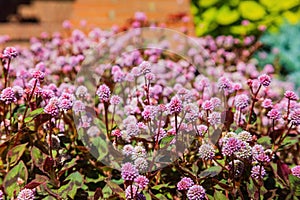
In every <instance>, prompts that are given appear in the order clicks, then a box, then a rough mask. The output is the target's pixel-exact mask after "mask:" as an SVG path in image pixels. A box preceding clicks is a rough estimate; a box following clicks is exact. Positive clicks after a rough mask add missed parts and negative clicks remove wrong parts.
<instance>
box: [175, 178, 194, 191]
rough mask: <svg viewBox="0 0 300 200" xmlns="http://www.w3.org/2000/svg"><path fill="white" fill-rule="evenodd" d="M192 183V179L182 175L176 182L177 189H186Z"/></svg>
mask: <svg viewBox="0 0 300 200" xmlns="http://www.w3.org/2000/svg"><path fill="white" fill-rule="evenodd" d="M193 185H194V181H193V180H192V179H191V178H189V177H183V178H182V179H181V180H180V181H179V182H178V183H177V188H178V190H188V189H189V188H190V187H192V186H193Z"/></svg>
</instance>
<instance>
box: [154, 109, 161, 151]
mask: <svg viewBox="0 0 300 200" xmlns="http://www.w3.org/2000/svg"><path fill="white" fill-rule="evenodd" d="M161 118H162V112H160V116H159V123H158V130H157V134H156V141H155V147H154V148H155V149H156V150H158V148H159V145H158V142H159V141H158V140H159V134H160V128H161V121H162V120H161Z"/></svg>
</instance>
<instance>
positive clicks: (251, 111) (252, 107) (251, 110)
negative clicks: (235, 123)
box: [247, 84, 261, 129]
mask: <svg viewBox="0 0 300 200" xmlns="http://www.w3.org/2000/svg"><path fill="white" fill-rule="evenodd" d="M260 88H261V84H260V85H259V87H258V89H257V91H256V92H255V94H254V95H253V97H252V104H251V107H250V114H249V119H248V123H247V129H248V128H249V126H248V125H249V124H251V118H252V113H253V111H254V105H255V102H256V101H257V100H256V98H257V95H258V92H259V90H260Z"/></svg>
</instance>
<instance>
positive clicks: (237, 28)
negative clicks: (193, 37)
mask: <svg viewBox="0 0 300 200" xmlns="http://www.w3.org/2000/svg"><path fill="white" fill-rule="evenodd" d="M299 6H300V3H299V1H297V0H286V1H280V0H276V1H272V0H260V1H249V0H222V1H221V0H211V1H207V0H193V1H192V7H191V10H192V13H193V15H194V22H195V24H196V34H197V35H199V36H200V35H213V36H217V35H222V34H226V35H227V34H233V35H240V34H254V35H258V34H259V31H258V30H257V28H258V27H259V26H260V25H265V26H267V27H269V28H270V29H272V30H276V29H278V27H279V25H280V24H282V22H283V21H284V19H287V20H288V21H289V22H292V23H296V22H298V20H299V14H300V11H299ZM245 20H246V21H247V25H246V26H245V24H244V25H243V24H242V22H243V21H245Z"/></svg>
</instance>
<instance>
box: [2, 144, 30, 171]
mask: <svg viewBox="0 0 300 200" xmlns="http://www.w3.org/2000/svg"><path fill="white" fill-rule="evenodd" d="M27 144H28V143H25V144H20V145H17V146H15V147H13V148H12V149H10V150H9V151H8V153H7V159H8V160H9V164H10V166H14V165H15V164H16V163H17V162H18V161H19V159H20V158H21V156H22V155H23V153H24V151H25V150H26V145H27Z"/></svg>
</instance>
